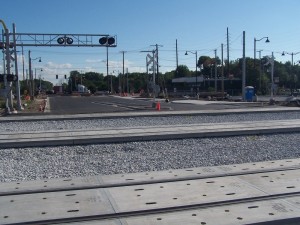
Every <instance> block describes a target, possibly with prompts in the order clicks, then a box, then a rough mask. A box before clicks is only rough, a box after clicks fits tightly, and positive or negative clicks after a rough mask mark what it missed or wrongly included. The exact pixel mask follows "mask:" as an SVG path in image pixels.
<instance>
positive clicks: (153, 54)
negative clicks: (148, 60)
mask: <svg viewBox="0 0 300 225" xmlns="http://www.w3.org/2000/svg"><path fill="white" fill-rule="evenodd" d="M152 56H153V65H152V70H153V78H152V79H153V102H155V58H154V57H155V50H153V51H152Z"/></svg>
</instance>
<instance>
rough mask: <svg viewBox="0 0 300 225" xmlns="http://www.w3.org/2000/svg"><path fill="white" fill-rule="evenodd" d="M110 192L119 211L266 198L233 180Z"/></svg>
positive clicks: (140, 186)
mask: <svg viewBox="0 0 300 225" xmlns="http://www.w3.org/2000/svg"><path fill="white" fill-rule="evenodd" d="M107 193H108V195H109V196H111V197H110V199H111V202H112V204H113V205H114V209H115V210H116V212H130V211H143V210H152V209H159V208H172V207H180V206H186V205H199V204H205V203H210V202H222V201H228V200H237V199H245V198H252V197H260V196H264V195H265V193H263V192H262V191H260V190H258V189H256V188H254V187H251V186H250V185H247V184H245V182H240V181H239V180H238V179H235V178H234V177H218V178H209V179H203V180H186V181H177V182H171V183H156V184H148V185H134V186H124V187H114V188H109V189H107ZM129 201H130V204H129Z"/></svg>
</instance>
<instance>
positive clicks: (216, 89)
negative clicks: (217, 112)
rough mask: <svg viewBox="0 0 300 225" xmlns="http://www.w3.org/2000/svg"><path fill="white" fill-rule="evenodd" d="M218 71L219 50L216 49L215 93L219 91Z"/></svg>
mask: <svg viewBox="0 0 300 225" xmlns="http://www.w3.org/2000/svg"><path fill="white" fill-rule="evenodd" d="M217 73H218V69H217V49H215V92H217V91H218V83H217V78H218V75H217Z"/></svg>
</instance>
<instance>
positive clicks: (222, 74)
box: [221, 44, 224, 98]
mask: <svg viewBox="0 0 300 225" xmlns="http://www.w3.org/2000/svg"><path fill="white" fill-rule="evenodd" d="M221 58H222V59H221V60H222V62H221V63H222V97H223V98H224V65H223V63H224V59H223V44H221Z"/></svg>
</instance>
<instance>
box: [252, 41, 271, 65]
mask: <svg viewBox="0 0 300 225" xmlns="http://www.w3.org/2000/svg"><path fill="white" fill-rule="evenodd" d="M265 38H266V39H267V40H266V41H265V42H266V43H269V42H270V41H269V37H262V38H260V39H258V40H257V39H256V38H254V67H255V65H256V63H255V60H256V42H257V41H261V40H263V39H265Z"/></svg>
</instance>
